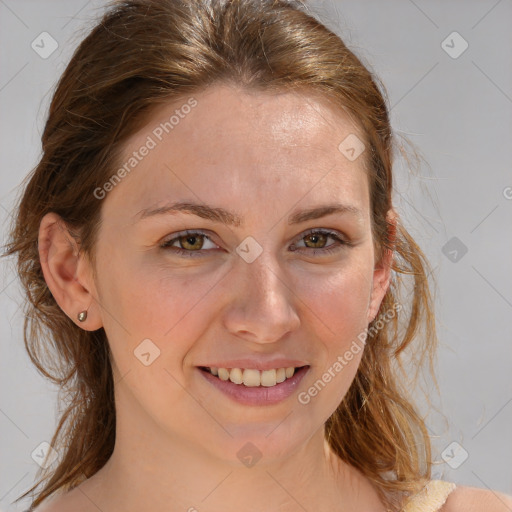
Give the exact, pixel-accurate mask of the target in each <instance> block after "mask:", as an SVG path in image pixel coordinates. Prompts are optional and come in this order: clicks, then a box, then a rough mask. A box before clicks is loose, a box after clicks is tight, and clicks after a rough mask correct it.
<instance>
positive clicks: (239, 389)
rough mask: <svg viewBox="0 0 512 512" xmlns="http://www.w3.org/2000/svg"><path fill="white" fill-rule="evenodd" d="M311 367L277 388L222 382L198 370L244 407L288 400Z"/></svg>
mask: <svg viewBox="0 0 512 512" xmlns="http://www.w3.org/2000/svg"><path fill="white" fill-rule="evenodd" d="M309 368H310V367H309V366H304V367H303V368H300V369H299V370H297V371H296V372H295V373H294V374H293V377H291V378H289V379H286V380H285V381H283V382H281V383H279V384H276V385H275V386H269V387H265V386H257V387H256V386H255V387H248V386H245V385H244V384H234V383H233V382H231V381H230V380H221V379H219V378H218V377H215V376H214V375H212V374H211V373H210V372H209V371H205V370H201V369H200V368H198V369H197V370H198V371H199V372H200V373H201V375H203V377H204V378H205V379H206V380H207V381H208V382H210V383H211V384H212V385H213V386H215V387H216V388H217V389H218V390H219V391H222V392H223V393H224V394H225V395H227V396H228V397H230V398H231V399H233V400H235V401H236V402H238V403H240V404H244V405H270V404H276V403H278V402H281V401H283V400H285V399H286V398H288V397H289V396H290V395H291V394H292V393H293V392H294V391H295V390H296V389H297V386H298V385H299V383H300V381H301V380H302V379H303V377H304V375H306V373H307V372H308V370H309Z"/></svg>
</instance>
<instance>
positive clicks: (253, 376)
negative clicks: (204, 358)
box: [198, 365, 309, 388]
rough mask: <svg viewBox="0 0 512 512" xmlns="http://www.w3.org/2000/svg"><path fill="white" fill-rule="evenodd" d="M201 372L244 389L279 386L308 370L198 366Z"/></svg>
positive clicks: (301, 367) (299, 368)
mask: <svg viewBox="0 0 512 512" xmlns="http://www.w3.org/2000/svg"><path fill="white" fill-rule="evenodd" d="M198 368H199V369H200V370H201V371H203V372H205V373H208V374H210V375H213V376H214V377H216V378H217V379H218V380H221V381H225V382H226V381H229V382H231V383H233V384H236V385H238V386H245V387H251V388H253V387H267V388H270V387H274V386H278V385H279V384H281V383H283V382H285V381H287V380H288V379H292V378H293V376H294V375H295V374H296V373H297V372H299V371H300V370H302V369H303V368H306V369H307V368H309V365H304V366H297V367H293V366H289V367H287V368H274V369H271V370H256V369H251V368H216V367H208V366H199V367H198Z"/></svg>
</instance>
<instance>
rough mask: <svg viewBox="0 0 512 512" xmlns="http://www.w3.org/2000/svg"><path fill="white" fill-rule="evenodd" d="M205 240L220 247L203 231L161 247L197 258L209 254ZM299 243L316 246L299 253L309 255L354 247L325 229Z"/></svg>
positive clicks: (180, 236)
mask: <svg viewBox="0 0 512 512" xmlns="http://www.w3.org/2000/svg"><path fill="white" fill-rule="evenodd" d="M329 238H331V239H333V240H334V243H332V244H330V245H328V246H327V247H326V243H327V240H328V239H329ZM205 240H207V241H208V242H209V243H211V244H213V246H214V247H213V248H214V249H215V248H218V246H217V245H216V244H214V243H213V242H212V240H211V238H210V237H209V236H208V235H206V234H205V233H203V232H202V231H188V230H187V231H185V232H182V233H178V234H177V236H174V237H173V238H170V239H168V240H167V241H165V242H163V243H162V244H161V245H160V247H161V248H162V249H166V250H169V251H172V252H173V253H175V254H177V255H178V256H185V257H189V258H190V257H191V258H195V257H201V256H204V252H205V251H206V252H209V251H207V250H206V249H205V248H204V243H205ZM299 241H300V242H301V241H306V243H307V244H312V245H313V246H314V247H308V245H305V246H304V247H305V248H306V249H309V250H306V251H302V249H301V250H300V251H299V252H305V253H307V254H308V255H310V254H313V255H316V254H320V255H327V254H330V253H334V252H338V251H340V250H341V249H342V248H343V246H351V245H352V244H351V243H350V242H349V241H347V240H344V239H343V237H342V236H341V235H340V234H339V233H338V232H335V231H330V230H323V229H311V230H310V231H308V232H307V233H305V234H302V235H301V237H300V238H299ZM176 243H178V245H179V247H176V246H175V244H176ZM292 247H293V248H292V249H291V251H292V252H297V250H298V249H297V248H296V246H295V245H294V244H293V245H292Z"/></svg>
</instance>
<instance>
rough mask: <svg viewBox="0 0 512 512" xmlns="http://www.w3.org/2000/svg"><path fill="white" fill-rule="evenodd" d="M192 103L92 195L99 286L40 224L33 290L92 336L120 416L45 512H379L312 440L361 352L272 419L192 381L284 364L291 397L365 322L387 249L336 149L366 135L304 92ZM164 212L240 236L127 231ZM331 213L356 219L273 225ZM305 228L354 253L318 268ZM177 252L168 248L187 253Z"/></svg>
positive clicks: (356, 179) (369, 493) (167, 112)
mask: <svg viewBox="0 0 512 512" xmlns="http://www.w3.org/2000/svg"><path fill="white" fill-rule="evenodd" d="M194 98H196V100H197V102H198V104H197V106H196V107H195V108H193V109H192V110H191V112H190V113H189V114H188V115H186V116H185V117H184V118H183V119H181V120H180V122H179V124H178V125H176V126H175V128H174V129H173V131H172V132H171V133H169V134H167V135H165V136H164V138H163V140H162V142H160V143H159V144H157V146H156V147H155V148H154V149H152V150H151V151H150V152H149V154H148V155H147V156H146V157H144V159H143V160H142V161H141V162H140V163H139V164H138V165H137V167H136V168H135V169H133V170H132V171H131V172H130V173H129V174H128V175H127V176H126V177H124V178H123V179H122V181H121V182H120V183H119V184H117V185H116V187H115V188H114V189H113V190H112V191H110V192H109V193H108V194H107V196H106V197H105V198H104V199H102V201H103V204H102V224H101V229H100V231H99V237H98V241H97V249H96V251H97V267H96V273H97V275H96V279H95V278H94V277H93V273H92V267H91V264H90V262H89V261H88V260H87V259H86V258H85V257H83V255H80V256H77V248H76V245H75V242H74V240H73V238H72V237H70V236H69V234H68V233H67V232H66V230H65V229H64V226H63V224H62V222H61V220H60V219H59V217H58V216H57V215H56V214H53V213H51V214H48V215H47V216H45V217H44V218H43V219H42V222H41V226H40V237H39V248H40V255H41V262H42V267H43V272H44V276H45V279H46V282H47V284H48V286H49V288H50V290H51V291H52V294H53V296H54V297H55V299H56V301H57V302H58V304H59V306H60V307H61V308H62V310H63V311H64V312H66V314H67V315H68V316H69V317H70V318H72V319H73V320H74V321H76V323H77V325H79V326H80V327H81V328H83V329H87V330H96V329H98V328H100V327H103V328H104V329H105V332H106V334H107V336H108V340H109V344H110V347H111V350H112V354H113V371H114V380H115V383H116V384H115V399H116V410H117V431H116V445H115V449H114V453H113V455H112V457H111V458H110V460H109V461H108V462H107V464H106V465H105V466H104V468H102V469H101V470H100V471H99V472H98V473H96V474H95V475H94V476H93V477H91V478H89V479H88V480H86V481H85V482H83V483H82V484H81V485H80V486H79V487H77V488H76V489H74V490H73V491H71V492H69V493H68V494H66V495H63V496H61V497H59V498H58V499H57V500H56V501H54V502H53V503H54V507H55V508H53V509H50V510H61V509H62V510H64V509H65V508H67V507H71V506H72V507H73V510H95V511H97V510H98V507H99V508H100V509H101V510H102V511H103V512H110V511H115V510H127V511H129V510H134V511H135V510H152V511H154V512H159V511H162V512H163V511H166V512H168V511H169V510H172V511H175V510H176V511H178V510H180V511H186V510H191V511H192V510H195V509H197V510H201V511H218V510H224V511H227V512H231V511H235V510H236V511H239V510H245V511H254V512H256V511H261V510H265V511H269V512H274V511H275V512H277V511H280V512H288V511H289V512H292V511H297V510H303V509H305V510H308V511H312V510H318V511H324V510H344V511H350V510H354V511H355V510H372V511H375V512H379V511H384V507H383V506H382V504H381V503H380V501H379V500H378V497H377V494H376V490H375V488H374V487H373V486H372V485H371V484H370V482H369V481H368V480H367V479H366V478H365V477H364V476H363V475H362V474H361V473H359V472H358V471H356V470H355V469H354V468H352V467H350V466H348V465H346V464H345V463H343V462H342V461H340V460H339V459H338V458H337V457H336V456H335V455H334V454H333V453H331V451H330V449H329V447H328V445H327V443H326V442H325V441H324V431H323V430H324V424H325V421H326V420H327V419H328V418H329V416H330V415H331V414H332V413H333V412H334V410H335V409H336V407H337V405H338V404H339V402H340V401H341V400H342V398H343V396H344V395H345V393H346V392H347V390H348V388H349V386H350V384H351V382H352V380H353V378H354V376H355V373H356V371H357V367H358V365H359V362H360V359H361V355H362V350H361V351H359V353H357V354H354V357H353V359H352V360H351V361H349V362H348V364H346V366H344V367H343V370H342V371H340V372H339V373H337V374H336V377H334V378H333V379H332V380H331V381H330V382H329V383H328V384H327V385H326V387H325V389H323V390H322V391H320V392H319V393H318V395H316V396H315V397H314V398H312V399H311V401H310V402H309V403H308V404H302V403H299V401H298V400H297V396H296V394H292V396H290V397H289V398H287V399H286V400H284V401H282V402H281V403H278V404H274V405H270V406H247V405H240V404H237V403H236V402H233V401H232V400H231V399H229V398H228V397H226V396H224V395H223V394H221V393H220V392H219V391H218V390H216V389H215V388H214V387H212V386H211V384H209V383H208V382H206V381H205V379H204V378H203V376H202V375H201V374H200V373H199V370H198V369H197V368H196V365H207V364H208V363H209V362H212V361H214V360H215V359H220V358H235V357H244V356H250V355H254V354H257V355H267V356H276V355H281V356H288V357H291V358H295V359H299V360H301V361H304V362H305V363H306V364H309V365H310V366H311V368H310V370H309V372H308V374H307V375H306V376H305V378H304V379H303V381H302V382H301V384H300V388H299V391H305V390H307V389H308V388H309V387H311V386H312V385H313V384H314V383H315V382H316V381H317V380H318V379H321V378H322V375H323V374H324V372H326V371H327V369H328V368H330V367H332V365H333V363H334V362H335V361H336V360H337V358H338V356H340V355H343V354H344V353H345V352H346V351H347V350H348V349H349V347H350V346H351V344H352V343H353V341H354V340H355V339H357V337H358V335H359V334H360V333H362V332H364V330H365V328H366V327H367V326H368V323H369V322H371V321H372V320H373V319H374V318H375V316H376V314H377V312H378V309H379V306H380V303H381V301H382V299H383V297H384V294H385V292H386V290H387V288H388V286H389V278H390V264H391V253H386V255H385V258H384V259H383V260H382V261H378V262H376V261H375V252H374V241H373V239H372V234H371V225H370V204H369V186H368V178H367V175H366V174H365V170H364V168H363V158H364V157H365V154H364V153H363V155H361V156H360V157H359V158H357V159H356V160H354V161H350V160H349V159H347V158H346V157H345V156H344V154H342V153H341V152H340V151H339V150H338V145H339V144H340V142H341V141H343V140H344V139H345V137H347V136H348V135H349V134H357V135H358V136H359V137H360V138H361V139H363V135H362V134H361V133H360V130H359V128H358V127H357V125H356V124H354V122H353V121H351V119H350V118H349V117H348V116H346V115H345V114H343V112H342V111H338V110H334V109H333V107H332V106H331V105H329V104H328V103H326V101H325V100H323V99H322V98H321V97H317V96H315V95H314V94H308V95H307V96H305V95H302V94H298V93H280V94H276V93H262V92H257V93H256V92H249V91H247V90H241V89H238V88H235V87H234V86H228V85H216V86H213V87H211V88H209V89H208V90H206V91H204V92H202V93H200V94H195V95H194ZM183 103H184V101H180V102H174V103H172V104H169V105H166V106H165V107H161V108H160V109H159V110H158V112H156V113H155V114H154V116H153V118H152V119H151V121H150V122H149V123H148V125H147V126H146V127H145V128H143V129H142V130H140V131H139V132H138V133H136V134H135V135H134V136H133V137H131V138H130V139H129V140H128V141H127V143H126V148H125V149H126V152H125V154H126V156H127V157H128V155H131V153H132V152H133V151H134V150H137V149H138V148H140V147H141V145H143V144H144V142H145V141H146V139H147V136H148V135H150V134H151V132H152V130H153V129H154V128H155V127H156V126H157V125H158V124H159V123H160V122H162V121H165V120H168V119H169V117H170V116H171V115H172V113H173V112H174V111H175V110H176V108H180V106H181V105H183ZM177 200H186V201H191V202H203V203H207V204H209V205H213V206H216V207H223V208H225V209H228V210H232V211H235V212H237V213H238V214H239V215H240V216H242V218H243V219H244V222H243V223H242V224H241V225H240V226H226V225H223V224H221V223H217V222H213V221H211V220H206V219H201V218H199V217H195V216H193V215H190V214H186V213H183V212H181V213H178V214H168V215H162V216H158V217H156V216H155V217H151V218H147V219H145V220H142V221H139V222H137V214H138V213H139V212H140V211H141V210H142V209H144V208H149V207H155V206H162V205H164V204H165V203H167V202H169V201H177ZM331 202H340V203H343V204H349V205H353V206H355V207H357V208H358V209H359V210H360V211H361V215H360V216H353V215H350V214H342V215H340V214H332V215H328V216H325V217H323V218H319V219H315V220H308V221H306V222H304V223H301V224H297V225H292V226H290V225H288V224H287V217H288V216H289V215H290V214H292V213H294V212H296V211H298V210H302V209H308V208H312V207H315V206H319V205H324V204H327V203H331ZM389 218H390V220H391V221H394V219H395V215H394V212H393V211H390V212H389ZM312 228H315V229H329V230H334V231H336V232H337V233H338V234H339V236H340V237H345V239H348V240H349V241H351V242H352V244H353V245H352V246H348V245H340V246H339V249H338V250H337V251H333V252H332V253H330V254H329V253H326V254H325V255H323V254H321V250H322V248H323V250H324V251H325V247H330V246H332V247H336V246H337V245H338V244H337V242H336V241H335V240H334V239H332V238H330V237H327V238H324V239H323V241H322V240H320V241H319V242H318V241H315V240H311V239H310V238H308V237H307V236H306V235H307V233H305V232H306V231H307V230H309V229H312ZM185 229H188V230H202V231H204V232H205V234H207V235H208V236H209V237H210V240H209V239H207V238H203V239H201V238H199V243H198V244H197V247H198V249H202V255H199V256H197V257H190V258H188V257H186V256H179V255H177V254H176V253H174V252H172V251H173V250H172V249H169V248H167V249H164V248H162V247H160V245H161V244H162V243H163V242H165V241H166V240H169V239H171V238H174V237H176V234H177V233H180V232H181V231H183V230H185ZM248 236H251V237H253V238H254V239H255V240H256V241H257V242H258V244H259V245H260V246H261V248H262V249H263V251H262V253H261V254H260V255H259V256H258V257H257V258H256V259H255V260H254V261H253V262H252V263H247V262H246V261H245V260H244V259H242V258H241V257H240V256H239V255H238V253H237V252H236V248H237V246H239V245H240V244H241V243H242V242H243V241H244V240H245V239H246V237H248ZM181 241H182V244H185V245H180V242H179V241H176V242H175V243H174V247H181V248H183V247H184V248H185V249H186V248H188V249H189V251H191V250H194V247H192V249H190V244H189V245H186V240H184V239H183V238H182V239H181ZM201 241H202V242H203V243H202V245H201V243H200V242H201ZM322 243H323V245H322ZM315 244H316V245H315ZM291 247H294V248H296V250H295V251H292V250H291V249H290V248H291ZM314 248H316V249H317V250H318V251H319V252H318V253H317V254H314V253H313V249H314ZM198 249H195V250H196V252H197V250H198ZM85 309H87V311H88V318H87V320H86V321H85V322H83V323H80V322H78V321H77V320H76V315H77V313H78V312H80V311H83V310H85ZM147 338H149V339H151V340H152V342H153V343H154V344H155V345H157V346H158V348H159V349H160V356H159V357H158V358H156V359H155V360H154V362H152V363H151V364H150V365H149V366H145V365H143V364H142V363H141V362H140V360H139V359H138V358H137V357H135V356H134V350H135V349H136V348H137V346H138V345H139V344H140V343H141V341H142V340H144V339H147ZM247 442H251V443H252V444H253V445H255V446H256V447H257V449H258V450H259V452H260V453H261V455H262V456H261V459H260V460H259V461H258V462H257V463H256V464H255V465H254V466H252V467H246V466H244V465H243V464H242V463H241V461H240V460H239V459H238V457H237V452H238V451H239V450H240V449H241V448H242V447H243V446H244V445H245V444H246V443H247ZM59 507H61V508H59Z"/></svg>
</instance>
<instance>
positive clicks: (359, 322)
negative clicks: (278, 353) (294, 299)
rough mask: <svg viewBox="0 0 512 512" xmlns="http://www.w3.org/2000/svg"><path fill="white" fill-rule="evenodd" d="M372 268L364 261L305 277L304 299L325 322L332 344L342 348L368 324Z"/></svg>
mask: <svg viewBox="0 0 512 512" xmlns="http://www.w3.org/2000/svg"><path fill="white" fill-rule="evenodd" d="M371 277H372V271H371V269H370V268H369V266H368V265H367V266H364V265H362V264H359V265H354V266H351V267H349V266H346V267H343V268H341V269H340V270H339V271H332V272H329V273H325V275H324V276H321V277H319V276H318V275H317V276H315V278H314V279H311V278H309V279H305V280H304V281H303V282H304V284H303V285H302V289H301V296H300V298H301V300H302V301H304V303H305V304H307V305H308V307H309V308H310V309H311V310H312V312H313V313H314V314H315V315H316V316H317V320H316V322H315V323H318V324H322V325H323V330H324V331H325V335H326V336H325V337H322V339H325V340H326V344H327V340H328V344H329V345H332V346H338V347H342V346H343V343H344V341H346V340H347V338H349V337H350V336H352V335H354V333H358V332H359V331H360V330H361V329H364V328H365V327H366V314H367V311H368V306H369V300H370V294H371V289H372V281H371Z"/></svg>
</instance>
